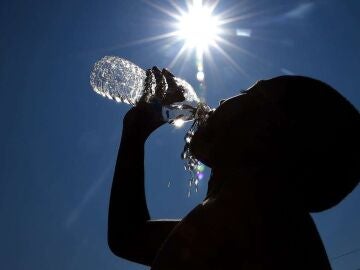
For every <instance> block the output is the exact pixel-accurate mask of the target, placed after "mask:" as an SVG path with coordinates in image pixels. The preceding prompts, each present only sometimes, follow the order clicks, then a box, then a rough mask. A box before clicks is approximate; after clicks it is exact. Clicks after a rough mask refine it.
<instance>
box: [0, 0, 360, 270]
mask: <svg viewBox="0 0 360 270" xmlns="http://www.w3.org/2000/svg"><path fill="white" fill-rule="evenodd" d="M149 2H150V3H156V4H157V5H159V6H160V7H163V8H164V9H165V10H170V11H172V12H174V11H175V9H174V7H173V6H172V5H171V4H170V3H169V2H168V1H160V0H156V1H150V0H149ZM149 2H146V1H137V0H108V1H100V0H96V1H95V0H86V1H84V0H78V1H69V0H64V1H40V0H33V1H30V0H28V1H25V0H23V1H19V0H3V1H1V4H0V21H1V24H0V25H1V27H0V95H1V96H0V103H1V104H0V105H1V106H0V117H1V132H0V149H1V155H0V164H1V165H0V166H1V167H0V168H1V169H0V183H1V185H0V186H1V188H0V215H1V222H0V239H1V242H0V267H1V268H2V269H12V270H18V269H19V270H20V269H37V270H42V269H61V270H63V269H69V270H70V269H74V270H75V269H76V270H78V269H89V270H91V269H128V270H135V269H146V268H145V267H143V266H141V265H137V264H133V263H130V262H127V261H125V260H123V259H120V258H117V257H115V256H114V255H112V254H111V252H110V250H109V249H108V247H107V243H106V226H107V207H108V199H109V191H110V186H111V181H112V174H113V169H114V163H115V158H116V154H117V148H118V144H119V138H120V134H121V129H122V117H123V116H124V114H125V113H126V111H127V110H128V109H129V106H126V105H120V104H116V103H115V102H111V101H109V100H106V99H104V98H102V97H100V96H99V95H96V94H95V93H94V92H93V91H92V90H91V88H90V85H89V73H90V70H91V68H92V66H93V64H94V62H95V61H97V60H98V59H99V58H101V57H102V56H104V55H118V56H122V57H124V58H127V59H129V60H131V61H133V62H135V63H137V64H138V65H139V66H141V67H143V68H148V67H152V66H153V65H157V66H159V67H169V66H170V64H171V63H173V60H174V58H175V56H176V54H177V53H178V52H179V50H180V48H181V46H182V43H181V42H174V39H173V38H167V39H157V40H154V39H153V40H152V41H148V42H139V41H141V40H143V39H146V38H149V37H154V36H157V35H162V34H165V33H168V32H170V31H172V28H171V22H173V21H174V19H173V18H172V17H171V16H169V15H167V14H166V13H164V12H161V11H160V10H159V9H157V8H155V7H154V6H153V5H151V4H149ZM177 3H178V4H179V5H180V6H181V7H183V8H184V9H185V4H184V3H183V2H182V1H177ZM238 3H240V4H238ZM237 4H238V5H237ZM226 10H228V11H229V10H230V11H229V12H228V13H226V14H227V16H228V17H232V18H236V17H238V20H234V21H233V22H229V23H228V24H226V25H225V27H226V28H227V37H226V38H227V40H228V41H229V42H231V44H232V45H233V46H230V45H226V44H224V45H221V48H222V49H223V50H224V51H225V52H226V54H227V55H228V56H229V59H232V62H233V63H231V62H230V61H229V59H227V57H225V56H224V54H222V53H221V52H220V51H219V50H217V49H216V48H212V49H210V51H211V55H212V59H213V62H211V61H210V60H209V59H208V58H205V59H204V71H205V83H206V88H205V89H199V83H198V82H197V80H196V76H195V75H196V69H197V67H196V64H195V58H194V54H191V53H190V54H189V55H188V57H185V54H183V55H182V56H181V57H180V58H179V59H178V61H176V62H175V64H173V65H172V67H171V70H172V72H173V73H174V74H176V75H177V76H180V77H182V78H184V79H186V80H187V81H189V82H190V83H191V84H192V85H193V86H194V88H195V89H196V90H197V91H198V94H199V96H201V97H203V98H205V99H206V101H207V102H208V103H209V104H210V105H211V106H216V105H217V103H218V101H219V100H220V99H222V98H226V97H230V96H232V95H235V94H236V93H238V91H239V90H240V89H244V88H247V87H248V86H250V85H251V84H252V83H253V82H255V81H256V80H259V79H265V78H270V77H273V76H277V75H282V74H300V75H308V76H312V77H315V78H318V79H320V80H323V81H325V82H327V83H328V84H330V85H332V86H333V87H335V88H336V89H338V90H339V92H341V93H342V94H343V95H344V96H345V97H347V98H348V99H349V100H350V101H351V102H352V103H353V104H354V105H355V106H356V107H357V108H358V109H359V108H360V91H359V85H360V76H359V71H360V34H359V33H360V32H359V27H360V1H357V0H346V1H344V0H319V1H295V0H294V1H288V0H272V1H265V0H260V1H259V0H251V1H236V0H233V1H232V0H220V1H219V4H218V6H217V7H216V9H215V10H214V13H221V12H223V11H226ZM239 16H240V17H239ZM236 33H237V34H236ZM304 109H306V108H304ZM188 127H189V126H185V127H183V128H180V129H177V128H174V127H172V126H170V125H167V126H164V127H162V128H161V129H160V130H158V131H157V132H156V133H154V134H153V135H152V137H151V138H150V139H149V141H148V144H147V146H146V151H147V152H146V176H147V178H146V190H147V195H148V203H149V209H150V212H151V215H152V217H153V218H179V217H182V216H184V215H185V214H186V213H187V212H188V211H189V210H190V209H191V208H192V207H194V206H195V205H196V204H197V203H198V202H199V201H200V200H201V199H202V198H203V196H204V192H205V191H206V180H203V181H202V182H201V183H200V191H199V193H197V194H193V195H192V196H191V197H190V198H188V197H187V179H188V174H187V173H186V172H184V170H183V166H182V161H181V159H180V153H181V150H182V147H183V136H184V133H185V132H186V130H187V129H188ZM207 174H208V172H207ZM169 181H170V186H168V183H169ZM359 206H360V188H359V187H358V188H357V189H356V190H355V191H354V192H353V193H352V194H351V195H350V196H349V197H348V198H347V199H346V200H344V201H343V202H342V203H341V204H340V205H338V206H336V207H335V208H333V209H330V210H328V211H326V212H323V213H319V214H316V215H313V216H314V218H315V221H316V224H317V226H318V229H319V232H320V234H321V236H322V239H323V241H324V244H325V247H326V250H327V252H328V255H329V257H330V259H331V263H332V265H333V268H334V269H336V270H348V269H349V270H353V269H354V270H355V269H359V268H360V253H359V252H358V253H356V252H353V253H352V254H349V255H347V256H343V257H340V258H337V257H338V256H341V255H342V254H345V253H347V252H350V251H353V250H356V249H359V248H360V230H359V228H360V215H359Z"/></svg>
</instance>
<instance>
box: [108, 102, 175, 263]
mask: <svg viewBox="0 0 360 270" xmlns="http://www.w3.org/2000/svg"><path fill="white" fill-rule="evenodd" d="M153 106H154V105H150V104H141V105H138V106H136V107H134V108H132V109H131V110H130V111H129V112H128V113H127V115H126V116H125V118H124V121H123V123H124V125H123V132H122V138H121V143H120V148H119V153H118V158H117V161H116V167H115V173H114V179H113V184H112V189H111V196H110V206H109V219H108V244H109V247H110V249H111V251H112V252H113V253H114V254H116V255H117V256H120V257H122V258H125V259H127V260H130V261H134V262H137V263H141V264H145V265H151V263H152V261H153V260H154V258H155V255H156V253H157V251H158V250H159V248H160V246H161V245H162V243H163V242H164V240H165V239H166V238H167V236H168V234H169V233H170V232H171V230H172V229H173V228H174V227H175V225H177V224H178V221H176V220H158V221H151V220H150V215H149V211H148V209H147V204H146V198H145V189H144V144H145V141H146V139H147V138H148V136H149V135H150V134H151V132H152V131H153V130H155V129H156V128H157V127H159V126H161V125H162V124H163V122H162V120H159V119H161V117H160V115H159V113H160V112H159V111H156V110H154V108H153Z"/></svg>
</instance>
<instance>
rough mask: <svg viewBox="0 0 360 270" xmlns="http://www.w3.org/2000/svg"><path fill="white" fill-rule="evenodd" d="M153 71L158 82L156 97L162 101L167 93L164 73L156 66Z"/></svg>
mask: <svg viewBox="0 0 360 270" xmlns="http://www.w3.org/2000/svg"><path fill="white" fill-rule="evenodd" d="M151 70H152V72H153V74H154V77H155V81H156V86H155V96H156V97H157V98H159V99H160V100H162V99H163V98H164V95H165V91H166V82H165V78H164V76H163V74H162V72H161V71H160V69H158V68H157V67H156V66H154V67H153V68H152V69H151Z"/></svg>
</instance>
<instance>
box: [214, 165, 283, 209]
mask: <svg viewBox="0 0 360 270" xmlns="http://www.w3.org/2000/svg"><path fill="white" fill-rule="evenodd" d="M287 181H289V179H288V177H287V176H286V175H285V174H284V173H283V172H279V171H277V170H275V169H274V167H270V166H269V167H259V166H257V167H256V166H243V167H240V166H239V167H237V168H213V170H212V172H211V177H210V180H209V187H208V189H209V190H208V194H207V198H215V197H220V196H221V197H222V198H223V199H225V200H230V201H231V200H237V201H243V202H247V201H249V202H250V201H256V202H257V203H262V202H264V203H266V202H268V203H272V202H273V203H283V200H287V197H288V196H289V195H290V194H289V193H290V191H289V190H288V188H287V187H286V183H287Z"/></svg>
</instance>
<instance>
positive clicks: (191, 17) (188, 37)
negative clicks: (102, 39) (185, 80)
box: [137, 0, 251, 89]
mask: <svg viewBox="0 0 360 270" xmlns="http://www.w3.org/2000/svg"><path fill="white" fill-rule="evenodd" d="M145 1H146V2H147V3H148V4H149V5H151V6H153V7H154V8H156V9H157V10H159V11H161V12H163V13H164V14H166V15H168V16H169V17H171V18H172V19H173V21H167V22H164V23H166V24H167V25H168V26H170V27H172V31H170V32H168V33H164V34H161V35H158V36H152V37H149V38H146V39H143V40H140V41H138V42H137V43H143V42H151V41H155V40H162V39H164V40H167V42H166V44H165V45H168V46H172V45H173V44H174V43H178V42H181V43H182V47H181V48H180V49H179V51H178V52H177V54H176V55H174V57H173V60H172V61H171V63H170V64H169V65H168V68H170V69H171V68H173V67H174V66H175V65H176V64H177V63H178V62H179V60H185V59H188V56H189V55H190V53H195V59H194V60H195V64H196V68H197V73H196V79H197V80H198V82H199V83H200V87H201V88H202V89H205V84H204V82H205V79H206V74H205V71H204V59H205V58H208V59H209V63H210V64H213V60H212V56H211V50H212V49H215V50H217V52H219V53H220V54H221V55H222V56H223V57H224V58H225V59H226V60H227V61H228V62H229V63H230V64H231V65H233V66H234V67H235V68H236V69H237V70H239V71H240V72H243V70H242V69H241V68H240V66H239V65H238V64H237V63H236V62H235V61H234V60H233V58H232V57H231V56H229V55H228V53H227V52H226V51H225V50H224V49H223V46H228V47H231V48H232V49H237V50H240V51H242V52H245V53H248V52H246V51H245V50H244V49H242V48H240V47H239V46H237V45H235V44H233V43H231V42H230V41H229V40H228V39H227V36H228V35H232V36H238V37H242V38H244V37H250V36H251V30H249V29H241V28H237V29H226V28H225V25H227V24H230V23H234V22H235V21H239V20H242V19H243V18H246V17H249V14H242V15H239V14H234V10H237V9H234V7H230V8H229V9H227V10H225V11H223V12H222V13H218V12H216V8H217V5H218V4H219V0H204V1H203V0H187V1H186V8H184V7H183V6H181V5H180V4H179V1H174V0H169V1H168V2H167V3H170V5H171V6H172V8H167V7H165V6H164V5H160V4H158V3H156V2H155V1H149V0H145ZM239 10H242V9H239ZM238 33H240V34H238ZM244 33H245V34H244ZM213 66H215V65H213Z"/></svg>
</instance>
